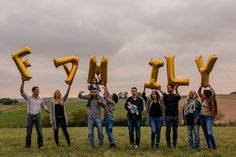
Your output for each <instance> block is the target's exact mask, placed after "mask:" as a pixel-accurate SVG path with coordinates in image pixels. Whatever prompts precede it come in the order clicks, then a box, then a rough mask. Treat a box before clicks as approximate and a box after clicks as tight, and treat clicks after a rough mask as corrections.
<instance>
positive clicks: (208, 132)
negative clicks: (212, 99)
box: [200, 115, 216, 148]
mask: <svg viewBox="0 0 236 157" xmlns="http://www.w3.org/2000/svg"><path fill="white" fill-rule="evenodd" d="M200 120H201V126H202V130H203V133H204V136H205V138H206V142H207V145H208V148H216V142H215V138H214V136H213V130H212V126H213V119H212V116H203V115H201V119H200Z"/></svg>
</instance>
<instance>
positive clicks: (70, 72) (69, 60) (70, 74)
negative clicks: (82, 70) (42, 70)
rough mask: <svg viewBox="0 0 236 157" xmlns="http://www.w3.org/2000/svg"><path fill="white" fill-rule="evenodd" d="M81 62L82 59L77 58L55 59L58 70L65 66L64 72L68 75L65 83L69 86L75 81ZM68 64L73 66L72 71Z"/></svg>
mask: <svg viewBox="0 0 236 157" xmlns="http://www.w3.org/2000/svg"><path fill="white" fill-rule="evenodd" d="M79 60H80V59H79V57H77V56H68V57H62V58H56V59H54V65H55V66H56V68H57V67H59V66H61V65H63V67H64V70H65V72H66V74H67V79H66V80H65V82H66V83H67V84H68V85H72V82H73V80H74V77H75V74H76V71H77V69H78V66H79ZM68 63H71V64H72V67H71V70H70V69H69V68H68V66H67V64H68Z"/></svg>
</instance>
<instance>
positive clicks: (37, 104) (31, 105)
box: [20, 80, 50, 149]
mask: <svg viewBox="0 0 236 157" xmlns="http://www.w3.org/2000/svg"><path fill="white" fill-rule="evenodd" d="M24 84H25V82H24V81H23V80H22V84H21V87H20V93H21V96H22V97H23V98H24V99H25V100H26V103H27V114H28V117H27V135H26V141H25V148H26V149H29V148H31V134H32V128H33V124H35V127H36V130H37V134H38V148H39V149H41V148H42V147H43V134H42V120H41V116H40V112H41V109H43V110H44V111H46V112H48V113H50V111H49V109H48V108H47V106H46V105H45V104H44V102H43V99H41V98H40V97H39V87H37V86H35V87H33V88H32V96H28V95H27V94H26V93H25V91H24Z"/></svg>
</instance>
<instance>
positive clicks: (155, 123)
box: [150, 117, 163, 145]
mask: <svg viewBox="0 0 236 157" xmlns="http://www.w3.org/2000/svg"><path fill="white" fill-rule="evenodd" d="M162 122H163V118H162V117H158V118H152V117H150V124H151V129H152V135H151V143H152V145H153V144H154V143H155V136H156V135H157V136H156V144H157V145H159V144H160V139H161V127H162Z"/></svg>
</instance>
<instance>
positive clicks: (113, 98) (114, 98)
mask: <svg viewBox="0 0 236 157" xmlns="http://www.w3.org/2000/svg"><path fill="white" fill-rule="evenodd" d="M110 99H112V100H113V101H114V102H115V103H118V96H117V94H115V93H113V94H112V95H110Z"/></svg>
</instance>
